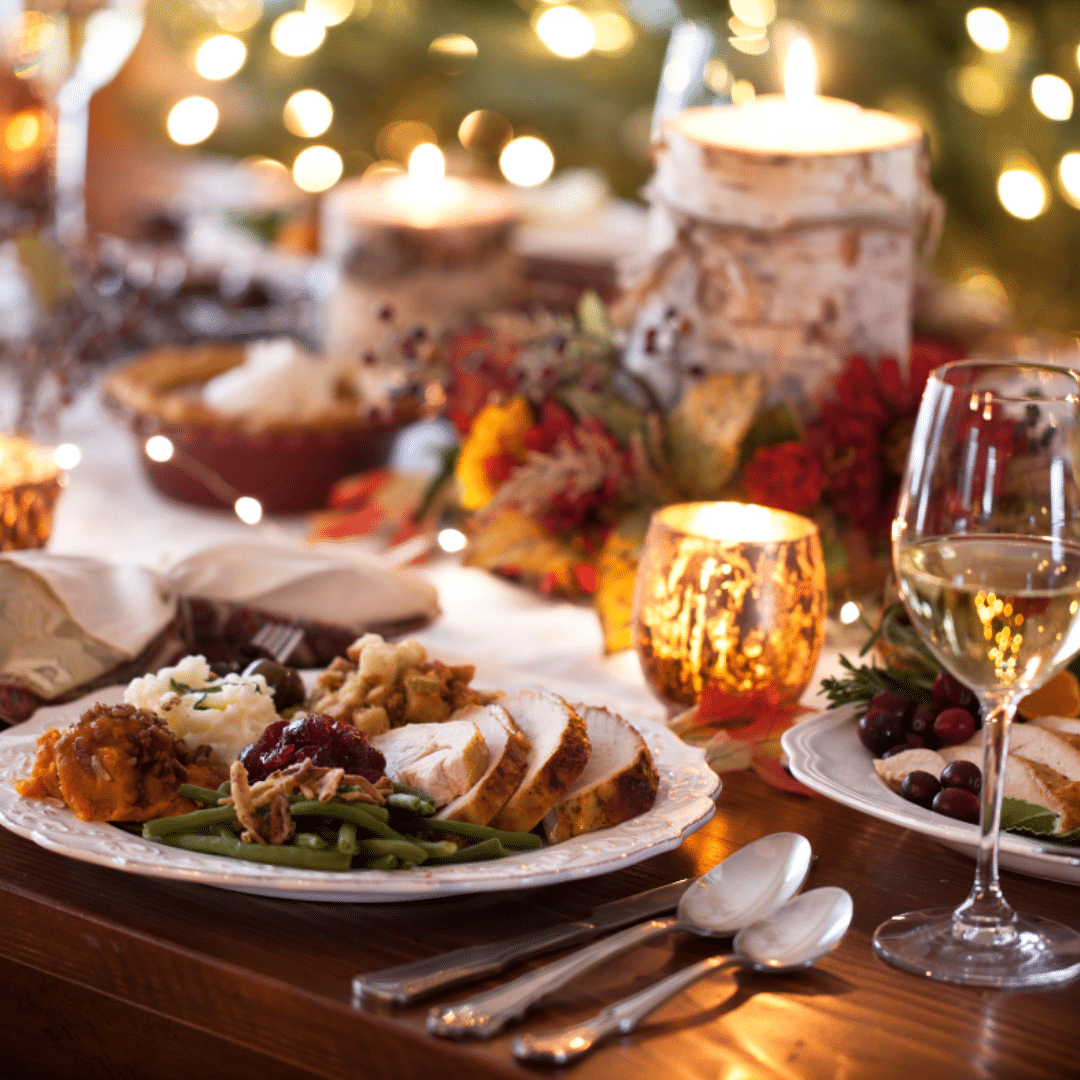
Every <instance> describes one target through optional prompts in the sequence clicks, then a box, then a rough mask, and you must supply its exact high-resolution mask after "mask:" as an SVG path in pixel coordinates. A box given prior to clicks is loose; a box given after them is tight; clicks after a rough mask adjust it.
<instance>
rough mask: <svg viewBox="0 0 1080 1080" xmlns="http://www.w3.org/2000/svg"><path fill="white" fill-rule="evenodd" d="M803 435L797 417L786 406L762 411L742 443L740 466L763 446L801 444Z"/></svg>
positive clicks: (774, 406) (777, 406)
mask: <svg viewBox="0 0 1080 1080" xmlns="http://www.w3.org/2000/svg"><path fill="white" fill-rule="evenodd" d="M801 440H802V434H801V432H800V431H799V427H798V425H797V424H796V422H795V417H794V416H793V415H792V413H791V410H790V409H789V408H788V407H787V406H786V405H783V404H781V405H773V406H772V407H771V408H768V409H762V410H761V412H759V413H758V414H757V416H756V417H754V422H753V423H752V424H751V425H750V430H749V431H747V433H746V435H745V437H744V438H743V441H742V448H741V449H740V452H739V464H740V465H745V464H746V463H747V462H748V461H749V460H750V459H751V458H752V457H753V456H754V452H755V451H756V450H760V449H761V448H762V447H763V446H776V445H777V443H784V442H800V441H801Z"/></svg>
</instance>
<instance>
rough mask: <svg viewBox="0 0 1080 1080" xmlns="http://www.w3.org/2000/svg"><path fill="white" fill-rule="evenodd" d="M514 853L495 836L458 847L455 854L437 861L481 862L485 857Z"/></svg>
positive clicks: (503, 856)
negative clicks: (467, 845)
mask: <svg viewBox="0 0 1080 1080" xmlns="http://www.w3.org/2000/svg"><path fill="white" fill-rule="evenodd" d="M513 854H514V853H513V852H512V851H508V850H507V849H506V848H504V847H503V846H502V844H501V843H500V842H499V840H498V838H496V837H494V836H493V837H492V838H491V839H490V840H484V841H483V842H481V843H479V844H471V845H470V846H469V847H463V848H458V850H457V851H456V852H454V854H453V855H450V856H449V857H448V858H445V859H438V860H437V862H438V863H439V865H443V864H444V863H468V862H481V861H482V860H485V859H505V858H506V857H507V855H513Z"/></svg>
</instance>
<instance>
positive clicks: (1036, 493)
mask: <svg viewBox="0 0 1080 1080" xmlns="http://www.w3.org/2000/svg"><path fill="white" fill-rule="evenodd" d="M1078 453H1080V375H1078V374H1077V373H1076V372H1074V371H1071V370H1068V369H1066V368H1056V367H1048V366H1040V365H1035V364H1020V363H1017V364H1008V363H1001V362H990V361H960V362H958V363H954V364H946V365H945V366H944V367H941V368H938V369H937V371H935V372H934V373H933V374H932V375H931V377H930V379H929V381H928V383H927V387H926V392H925V393H924V395H923V399H922V403H921V406H920V408H919V416H918V420H917V421H916V425H915V431H914V434H913V436H912V444H911V452H910V455H909V457H908V464H907V469H906V472H905V476H904V482H903V486H902V488H901V492H900V502H899V505H898V507H897V516H896V520H895V522H894V523H893V556H894V561H895V566H896V572H897V577H898V579H899V582H900V588H901V591H902V594H903V597H904V603H905V605H906V607H907V610H908V614H909V615H910V616H911V620H912V622H913V624H914V626H915V628H916V630H917V631H918V633H919V635H920V636H921V637H922V638H923V640H924V641H925V642H926V644H927V645H928V646H929V648H930V650H931V651H932V652H933V654H934V655H935V656H936V657H937V659H938V660H939V661H940V662H941V664H942V666H943V667H944V668H945V669H946V670H947V671H948V672H950V673H951V674H952V675H954V676H955V677H956V678H957V679H959V680H960V681H961V682H963V683H965V684H966V685H967V686H968V687H970V688H971V690H972V691H974V693H975V694H976V695H977V696H978V698H979V702H980V705H981V708H982V715H983V779H982V794H981V802H982V810H981V819H980V837H979V846H978V861H977V868H976V874H975V883H974V886H973V887H972V891H971V893H970V895H969V896H968V898H967V900H966V901H964V903H963V904H961V905H960V906H959V907H958V908H957V909H956V910H955V911H953V910H949V909H944V908H942V909H932V910H929V911H918V912H911V913H909V914H907V915H898V916H896V917H895V918H893V919H890V920H889V921H888V922H886V923H883V924H882V925H881V926H879V927H878V929H877V932H876V933H875V935H874V948H875V949H876V951H877V952H878V953H879V955H881V956H882V957H883V958H884V959H886V960H888V961H889V962H890V963H893V964H896V965H898V966H900V967H903V968H907V969H908V970H910V971H914V972H917V973H918V974H920V975H925V976H929V977H930V978H934V979H941V980H945V981H948V982H957V983H967V984H970V985H976V986H1041V985H1050V984H1054V983H1060V982H1064V981H1067V980H1069V979H1072V978H1075V977H1076V976H1077V975H1080V934H1077V933H1076V931H1074V930H1072V929H1071V928H1069V927H1067V926H1063V925H1061V924H1059V923H1055V922H1052V921H1050V920H1048V919H1043V918H1041V917H1039V916H1037V915H1019V914H1017V913H1016V912H1015V911H1013V909H1012V908H1011V907H1010V906H1009V904H1008V902H1007V901H1006V900H1005V898H1004V896H1003V895H1002V893H1001V888H1000V885H999V883H998V865H997V854H998V836H999V831H1000V819H1001V800H1002V793H1003V790H1004V776H1005V761H1006V755H1007V749H1008V733H1009V725H1010V724H1011V723H1012V720H1013V717H1014V716H1015V714H1016V707H1017V705H1018V703H1019V702H1020V700H1021V699H1022V698H1023V697H1025V696H1026V695H1027V694H1030V693H1031V692H1032V691H1033V690H1035V689H1037V688H1038V687H1039V686H1041V685H1043V683H1045V682H1046V681H1047V680H1048V679H1050V678H1051V677H1052V676H1053V675H1055V674H1056V673H1057V672H1058V671H1060V670H1061V669H1062V668H1063V667H1064V666H1065V664H1067V663H1068V662H1069V660H1070V659H1071V658H1072V657H1073V655H1074V654H1075V653H1076V652H1078V651H1080V478H1078V476H1077V469H1078V468H1080V459H1078Z"/></svg>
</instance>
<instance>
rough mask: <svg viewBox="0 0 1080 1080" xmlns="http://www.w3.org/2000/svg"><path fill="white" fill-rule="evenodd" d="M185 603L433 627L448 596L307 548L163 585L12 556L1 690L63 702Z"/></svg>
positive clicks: (83, 561)
mask: <svg viewBox="0 0 1080 1080" xmlns="http://www.w3.org/2000/svg"><path fill="white" fill-rule="evenodd" d="M180 596H195V597H202V598H204V599H209V600H218V601H227V602H231V603H237V604H246V605H249V606H251V607H255V608H260V609H262V610H264V611H267V612H269V613H271V614H275V615H280V616H281V617H282V618H284V619H304V620H312V621H318V622H324V623H332V624H336V625H339V626H344V627H347V628H349V629H352V630H355V631H356V633H357V634H360V633H362V632H363V631H364V630H365V629H366V628H367V627H368V626H372V625H376V624H379V623H391V622H398V621H404V620H408V619H412V618H421V617H424V618H433V617H434V616H435V615H437V614H438V612H439V602H438V594H437V593H436V591H435V589H434V588H433V587H432V586H431V585H428V584H427V583H426V582H423V581H420V580H418V579H417V578H414V577H413V576H412V575H410V574H408V573H405V572H402V571H399V570H391V569H387V568H386V567H383V566H381V565H379V564H378V563H376V562H374V561H373V560H369V559H365V558H363V557H361V556H352V555H348V554H343V553H340V552H337V551H334V552H325V551H320V550H312V549H308V548H303V547H300V546H299V545H296V546H291V545H280V546H276V545H267V544H257V543H233V544H220V545H215V546H212V547H207V548H204V549H202V550H201V551H197V552H195V553H194V554H192V555H189V556H187V557H186V558H184V559H182V560H180V561H179V562H177V563H175V564H174V565H173V566H172V567H170V568H169V569H168V570H167V571H166V572H165V573H163V574H158V573H155V572H154V571H152V570H148V569H145V568H144V567H140V566H131V565H119V564H115V563H108V562H105V561H103V560H101V559H94V558H88V557H83V556H77V555H53V554H50V553H48V552H45V551H20V552H9V553H5V554H3V555H0V682H8V683H14V684H15V685H17V686H22V687H25V688H26V689H28V690H32V691H33V692H34V693H35V694H37V695H39V696H40V697H42V698H45V699H47V700H48V699H52V698H55V697H58V696H59V695H61V694H64V693H66V692H67V691H69V690H73V689H75V688H76V687H78V686H81V685H82V684H83V683H86V682H89V681H91V680H92V679H96V678H98V677H99V676H101V675H103V674H105V672H107V671H109V670H111V669H112V668H114V667H117V666H118V665H119V664H121V663H124V662H125V661H129V660H133V659H134V658H135V657H137V656H138V655H139V653H140V652H142V650H143V649H144V648H146V646H147V645H148V644H149V643H150V642H151V641H152V640H153V638H154V637H155V636H156V635H157V634H159V633H161V631H162V630H164V629H165V627H166V626H167V625H168V624H169V622H170V620H171V619H172V618H173V616H174V615H175V613H176V602H177V598H178V597H180Z"/></svg>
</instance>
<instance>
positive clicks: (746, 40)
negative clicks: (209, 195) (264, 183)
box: [3, 0, 1080, 328]
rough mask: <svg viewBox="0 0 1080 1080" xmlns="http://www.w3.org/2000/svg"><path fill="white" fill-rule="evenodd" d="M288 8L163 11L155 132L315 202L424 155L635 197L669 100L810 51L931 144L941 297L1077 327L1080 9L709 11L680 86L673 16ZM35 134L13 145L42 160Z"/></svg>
mask: <svg viewBox="0 0 1080 1080" xmlns="http://www.w3.org/2000/svg"><path fill="white" fill-rule="evenodd" d="M292 2H293V4H294V5H295V6H291V5H290V0H285V2H284V3H282V2H280V0H275V2H274V3H269V0H192V5H191V7H190V9H187V8H186V6H184V9H183V10H182V9H181V8H177V7H176V6H175V5H165V4H164V3H163V2H162V0H150V3H151V13H152V14H151V23H152V25H155V26H157V27H159V28H160V27H164V31H159V35H160V33H164V36H166V37H167V38H168V40H169V41H170V42H172V44H173V45H174V46H175V49H176V52H177V54H178V55H180V56H182V57H183V61H184V63H185V65H186V67H187V69H188V71H189V72H190V76H191V81H190V82H189V83H188V84H187V85H184V86H182V87H181V86H180V85H179V83H177V89H176V90H174V91H173V96H172V100H171V101H168V102H167V103H163V106H162V109H161V111H160V113H159V114H158V115H159V116H161V117H164V118H165V122H164V123H161V127H160V130H161V131H162V133H165V132H167V133H168V137H169V138H171V139H172V140H173V141H174V142H178V143H180V144H181V145H186V146H201V145H203V144H206V146H207V148H208V149H212V150H213V151H215V152H219V153H233V154H234V155H235V156H236V157H238V158H244V159H252V158H263V159H266V158H269V159H270V160H273V161H276V162H279V163H280V162H284V163H285V164H284V166H283V167H284V169H285V170H286V172H287V175H289V176H291V177H292V178H293V179H294V180H295V181H296V183H297V185H298V187H299V188H300V189H301V190H302V191H307V192H311V193H317V192H319V191H324V190H327V188H328V186H333V184H334V183H336V182H337V181H338V179H340V178H342V177H347V176H353V175H361V174H376V173H387V172H400V171H403V170H404V169H405V166H406V164H407V162H408V159H409V155H410V153H411V152H412V150H413V149H415V147H416V146H418V145H420V144H421V143H432V144H433V145H436V146H439V147H440V148H441V149H442V150H443V152H444V153H446V154H447V156H448V160H449V171H450V172H451V173H454V172H462V171H464V172H465V173H473V174H476V175H487V176H489V177H492V178H498V177H502V178H504V179H507V180H509V182H511V183H513V184H515V185H519V186H533V185H536V184H538V183H543V181H544V179H546V178H547V177H548V176H550V175H553V174H554V173H555V172H557V171H558V170H559V169H563V168H577V167H581V166H583V165H588V166H592V167H594V168H596V169H597V170H598V171H599V172H601V173H602V174H604V175H605V177H606V178H607V179H608V181H609V182H610V183H611V185H612V187H613V189H614V190H615V192H616V193H618V194H621V195H624V196H630V197H633V196H634V195H636V194H637V193H638V192H639V191H640V190H641V187H642V185H643V184H644V182H645V181H646V180H647V178H648V175H649V173H650V171H651V157H650V147H649V137H650V126H651V125H650V118H651V105H652V102H653V100H654V98H655V94H656V88H657V85H658V84H659V83H661V81H662V82H663V84H664V85H665V86H666V87H668V88H669V89H682V90H684V91H685V93H686V94H687V96H688V100H689V101H690V103H691V104H704V103H706V102H707V101H717V100H719V101H732V102H734V103H736V104H742V103H746V102H749V101H752V100H753V99H754V98H755V97H756V96H757V95H759V94H762V93H772V92H776V91H778V90H780V89H781V79H780V68H781V59H780V57H781V54H782V53H784V52H785V51H786V49H787V48H788V46H789V44H790V42H791V41H792V40H793V39H794V38H795V37H797V36H807V37H809V38H810V39H811V40H812V41H813V42H814V45H815V49H816V51H817V54H818V57H819V59H820V61H821V63H822V73H821V92H822V93H827V94H831V95H833V96H840V97H845V98H848V99H850V100H854V101H857V102H859V103H860V104H863V105H867V106H874V107H879V108H884V109H887V110H890V111H894V112H896V113H898V114H900V115H903V116H906V117H908V118H910V119H913V120H915V121H917V122H918V123H920V124H921V125H922V126H923V127H924V129H925V130H926V131H927V134H928V140H929V145H930V148H931V152H932V155H933V180H934V184H935V186H936V187H937V188H938V190H940V191H941V192H942V193H943V194H944V195H945V196H946V198H947V200H948V205H949V213H948V215H947V218H946V224H945V231H944V234H943V238H942V243H941V247H940V251H939V255H938V258H937V261H936V266H937V269H938V270H939V272H940V273H941V274H942V276H943V277H945V278H946V279H947V280H951V281H954V282H957V283H958V284H961V285H963V286H964V287H965V288H970V289H972V290H975V289H982V288H983V286H984V285H986V284H987V283H988V282H990V281H993V282H995V283H996V285H995V286H994V287H993V289H992V291H993V292H994V295H995V296H1001V297H1003V298H1007V300H1008V302H1009V303H1010V304H1012V306H1013V307H1014V308H1015V309H1016V310H1017V313H1018V315H1019V317H1020V322H1021V324H1024V323H1026V324H1027V325H1046V326H1051V327H1060V328H1067V327H1073V326H1076V325H1080V260H1078V259H1077V258H1076V257H1075V256H1074V255H1073V252H1075V251H1080V164H1078V162H1080V158H1078V157H1076V156H1074V155H1080V128H1078V127H1077V126H1076V125H1077V117H1076V109H1075V95H1076V92H1077V88H1078V86H1080V4H1078V5H1069V4H1064V5H1063V4H1054V3H1052V2H1051V0H1031V2H1029V3H1025V4H1022V5H1017V4H1009V5H1002V6H1001V7H998V6H997V5H996V4H986V5H974V4H971V3H970V2H969V3H963V2H958V0H941V3H939V4H937V5H935V6H934V7H933V9H932V10H931V9H930V8H929V7H928V6H924V5H910V4H904V3H902V2H901V0H786V2H785V3H784V4H782V5H778V4H777V3H776V0H727V2H726V3H718V4H714V5H710V6H709V8H708V9H707V10H706V9H701V10H700V11H698V9H694V10H695V11H698V14H696V15H695V16H693V17H695V18H699V19H701V20H702V21H703V22H704V23H705V24H706V25H707V26H708V27H709V29H710V30H711V32H712V33H713V35H714V36H715V39H716V47H715V48H714V50H713V55H712V56H711V57H710V58H709V59H708V63H707V64H706V65H705V69H704V74H703V75H702V72H701V69H700V67H697V68H693V69H692V70H690V69H687V68H686V66H685V65H680V64H679V63H675V64H669V65H668V66H667V67H666V68H665V67H664V64H663V57H664V48H665V45H666V41H667V36H668V33H669V31H670V29H671V27H672V26H673V25H674V23H675V21H676V20H677V19H678V17H679V9H678V8H677V7H676V6H675V4H674V3H673V2H672V0H624V2H619V0H574V2H567V0H554V2H552V0H517V2H516V3H515V4H512V5H511V4H499V3H497V2H496V0H477V2H475V3H473V4H470V5H464V4H463V0H439V3H437V4H434V3H424V4H421V3H419V2H418V0H381V2H380V3H374V2H373V0H299V2H296V0H292ZM155 5H156V6H155ZM1074 9H1075V10H1074ZM685 10H686V11H690V10H691V9H689V8H686V9H685ZM196 99H199V100H198V103H194V102H196ZM203 102H208V103H209V104H210V105H212V106H213V110H212V109H211V108H210V107H209V106H208V105H206V104H203ZM32 119H33V118H25V120H24V121H20V123H19V124H14V123H13V121H8V127H7V129H6V130H5V131H4V132H3V140H4V141H6V143H8V144H9V145H12V146H13V145H15V144H18V143H19V141H20V139H22V140H24V141H29V142H31V143H32V142H33V141H34V140H33V138H32V137H31V129H32V126H33V124H32ZM523 138H524V139H531V140H535V142H524V143H522V142H518V140H520V139H523ZM313 140H318V143H319V146H314V145H310V144H311V142H312V141H313ZM309 151H313V153H309ZM277 167H278V169H279V171H280V169H281V168H282V166H281V165H280V164H279V165H278V166H277ZM972 282H975V283H976V284H974V285H973V284H971V283H972Z"/></svg>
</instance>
